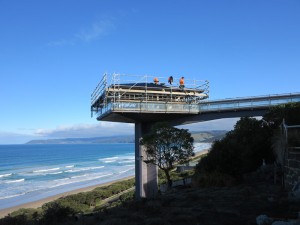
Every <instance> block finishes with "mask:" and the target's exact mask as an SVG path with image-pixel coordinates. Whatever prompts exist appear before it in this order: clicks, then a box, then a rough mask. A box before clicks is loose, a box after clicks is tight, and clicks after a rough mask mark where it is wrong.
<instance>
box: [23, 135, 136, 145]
mask: <svg viewBox="0 0 300 225" xmlns="http://www.w3.org/2000/svg"><path fill="white" fill-rule="evenodd" d="M100 143H134V136H133V135H128V136H115V137H93V138H64V139H47V140H32V141H29V142H27V143H26V144H100Z"/></svg>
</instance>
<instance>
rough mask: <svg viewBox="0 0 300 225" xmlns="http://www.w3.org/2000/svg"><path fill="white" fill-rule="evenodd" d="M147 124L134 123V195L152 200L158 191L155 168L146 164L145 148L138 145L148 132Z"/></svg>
mask: <svg viewBox="0 0 300 225" xmlns="http://www.w3.org/2000/svg"><path fill="white" fill-rule="evenodd" d="M150 127H151V125H150V124H148V123H135V193H136V198H137V199H141V198H153V197H155V196H156V194H157V191H158V187H157V185H158V181H157V174H158V170H157V166H155V165H153V164H146V163H145V162H144V160H145V159H146V152H145V146H143V145H141V144H140V140H141V138H142V136H144V135H145V134H147V133H148V132H149V131H150Z"/></svg>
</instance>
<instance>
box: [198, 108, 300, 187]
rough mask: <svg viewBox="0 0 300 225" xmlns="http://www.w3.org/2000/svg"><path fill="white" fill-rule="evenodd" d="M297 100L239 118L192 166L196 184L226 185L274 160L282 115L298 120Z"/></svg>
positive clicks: (289, 119) (299, 112)
mask: <svg viewBox="0 0 300 225" xmlns="http://www.w3.org/2000/svg"><path fill="white" fill-rule="evenodd" d="M299 115H300V103H292V104H287V105H280V106H277V107H274V108H272V109H271V110H270V111H269V112H268V113H267V114H266V115H265V116H263V118H262V119H260V120H258V119H256V118H249V117H244V118H241V119H240V120H239V121H238V122H237V123H236V125H235V126H234V129H233V130H232V131H230V132H228V133H227V134H226V136H225V137H224V138H223V139H221V140H219V141H215V142H214V143H213V145H212V148H211V150H210V152H209V153H208V155H207V157H205V158H203V159H202V160H201V161H200V162H199V163H198V165H197V167H196V176H195V183H197V184H198V185H202V186H206V185H211V184H213V185H221V186H222V185H229V184H233V183H235V182H238V181H241V180H242V178H243V175H244V174H246V173H249V172H251V171H255V170H256V169H258V168H259V167H260V166H261V165H262V164H264V163H266V164H271V163H273V162H274V161H275V159H276V155H275V154H274V153H275V152H274V142H275V141H276V140H278V137H276V138H274V137H275V136H276V135H277V134H278V130H279V129H280V128H279V126H280V124H281V123H282V121H283V119H285V122H286V123H287V124H290V125H293V124H300V117H299Z"/></svg>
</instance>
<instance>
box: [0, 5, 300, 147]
mask: <svg viewBox="0 0 300 225" xmlns="http://www.w3.org/2000/svg"><path fill="white" fill-rule="evenodd" d="M299 12H300V1H299V0H243V1H242V0H211V1H208V0H188V1H187V0H164V1H162V0H151V1H150V0H148V1H146V0H127V1H124V0H84V1H83V0H76V1H74V0H59V1H53V0H43V1H40V0H26V1H22V0H18V1H17V0H0V28H1V35H0V85H1V87H0V115H1V116H0V144H14V143H24V142H26V141H28V140H31V139H45V138H65V137H95V136H109V135H117V134H128V133H133V125H130V124H119V123H107V122H106V123H104V122H98V121H96V119H95V117H94V118H91V117H90V94H91V92H92V91H93V89H94V88H95V86H96V85H97V83H98V82H99V80H100V78H101V77H102V75H103V73H104V72H108V73H114V72H117V73H122V74H135V75H145V74H149V75H154V76H169V75H171V74H172V75H176V76H177V75H178V76H182V75H183V76H185V77H186V78H193V79H207V80H209V81H210V99H211V100H213V99H222V98H232V97H244V96H256V95H268V94H281V93H290V92H299V91H300V88H299V86H300V85H299V84H300V72H299V71H300V13H299ZM234 121H235V120H223V121H213V122H206V123H204V124H202V125H200V124H198V125H196V126H193V127H194V128H195V127H196V128H197V129H198V128H199V129H222V128H226V129H227V128H230V127H232V124H233V122H234ZM196 128H195V129H196Z"/></svg>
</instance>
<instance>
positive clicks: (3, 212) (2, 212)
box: [0, 176, 134, 219]
mask: <svg viewBox="0 0 300 225" xmlns="http://www.w3.org/2000/svg"><path fill="white" fill-rule="evenodd" d="M131 178H134V176H129V177H124V178H121V179H117V180H113V181H109V182H105V183H102V184H96V185H92V186H88V187H84V188H79V189H75V190H72V191H66V192H63V193H60V194H57V195H54V196H50V197H47V198H43V199H40V200H37V201H33V202H28V203H24V204H21V205H17V206H13V207H9V208H5V209H1V210H0V219H1V218H4V217H5V216H7V215H8V214H10V213H12V212H14V211H17V210H19V209H22V208H34V209H36V208H39V207H41V206H42V205H43V204H45V203H48V202H51V201H54V200H56V199H59V198H61V197H66V196H69V195H73V194H78V193H80V192H88V191H92V190H94V189H95V188H97V187H104V186H108V185H111V184H113V183H116V182H119V181H123V180H128V179H131Z"/></svg>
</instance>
